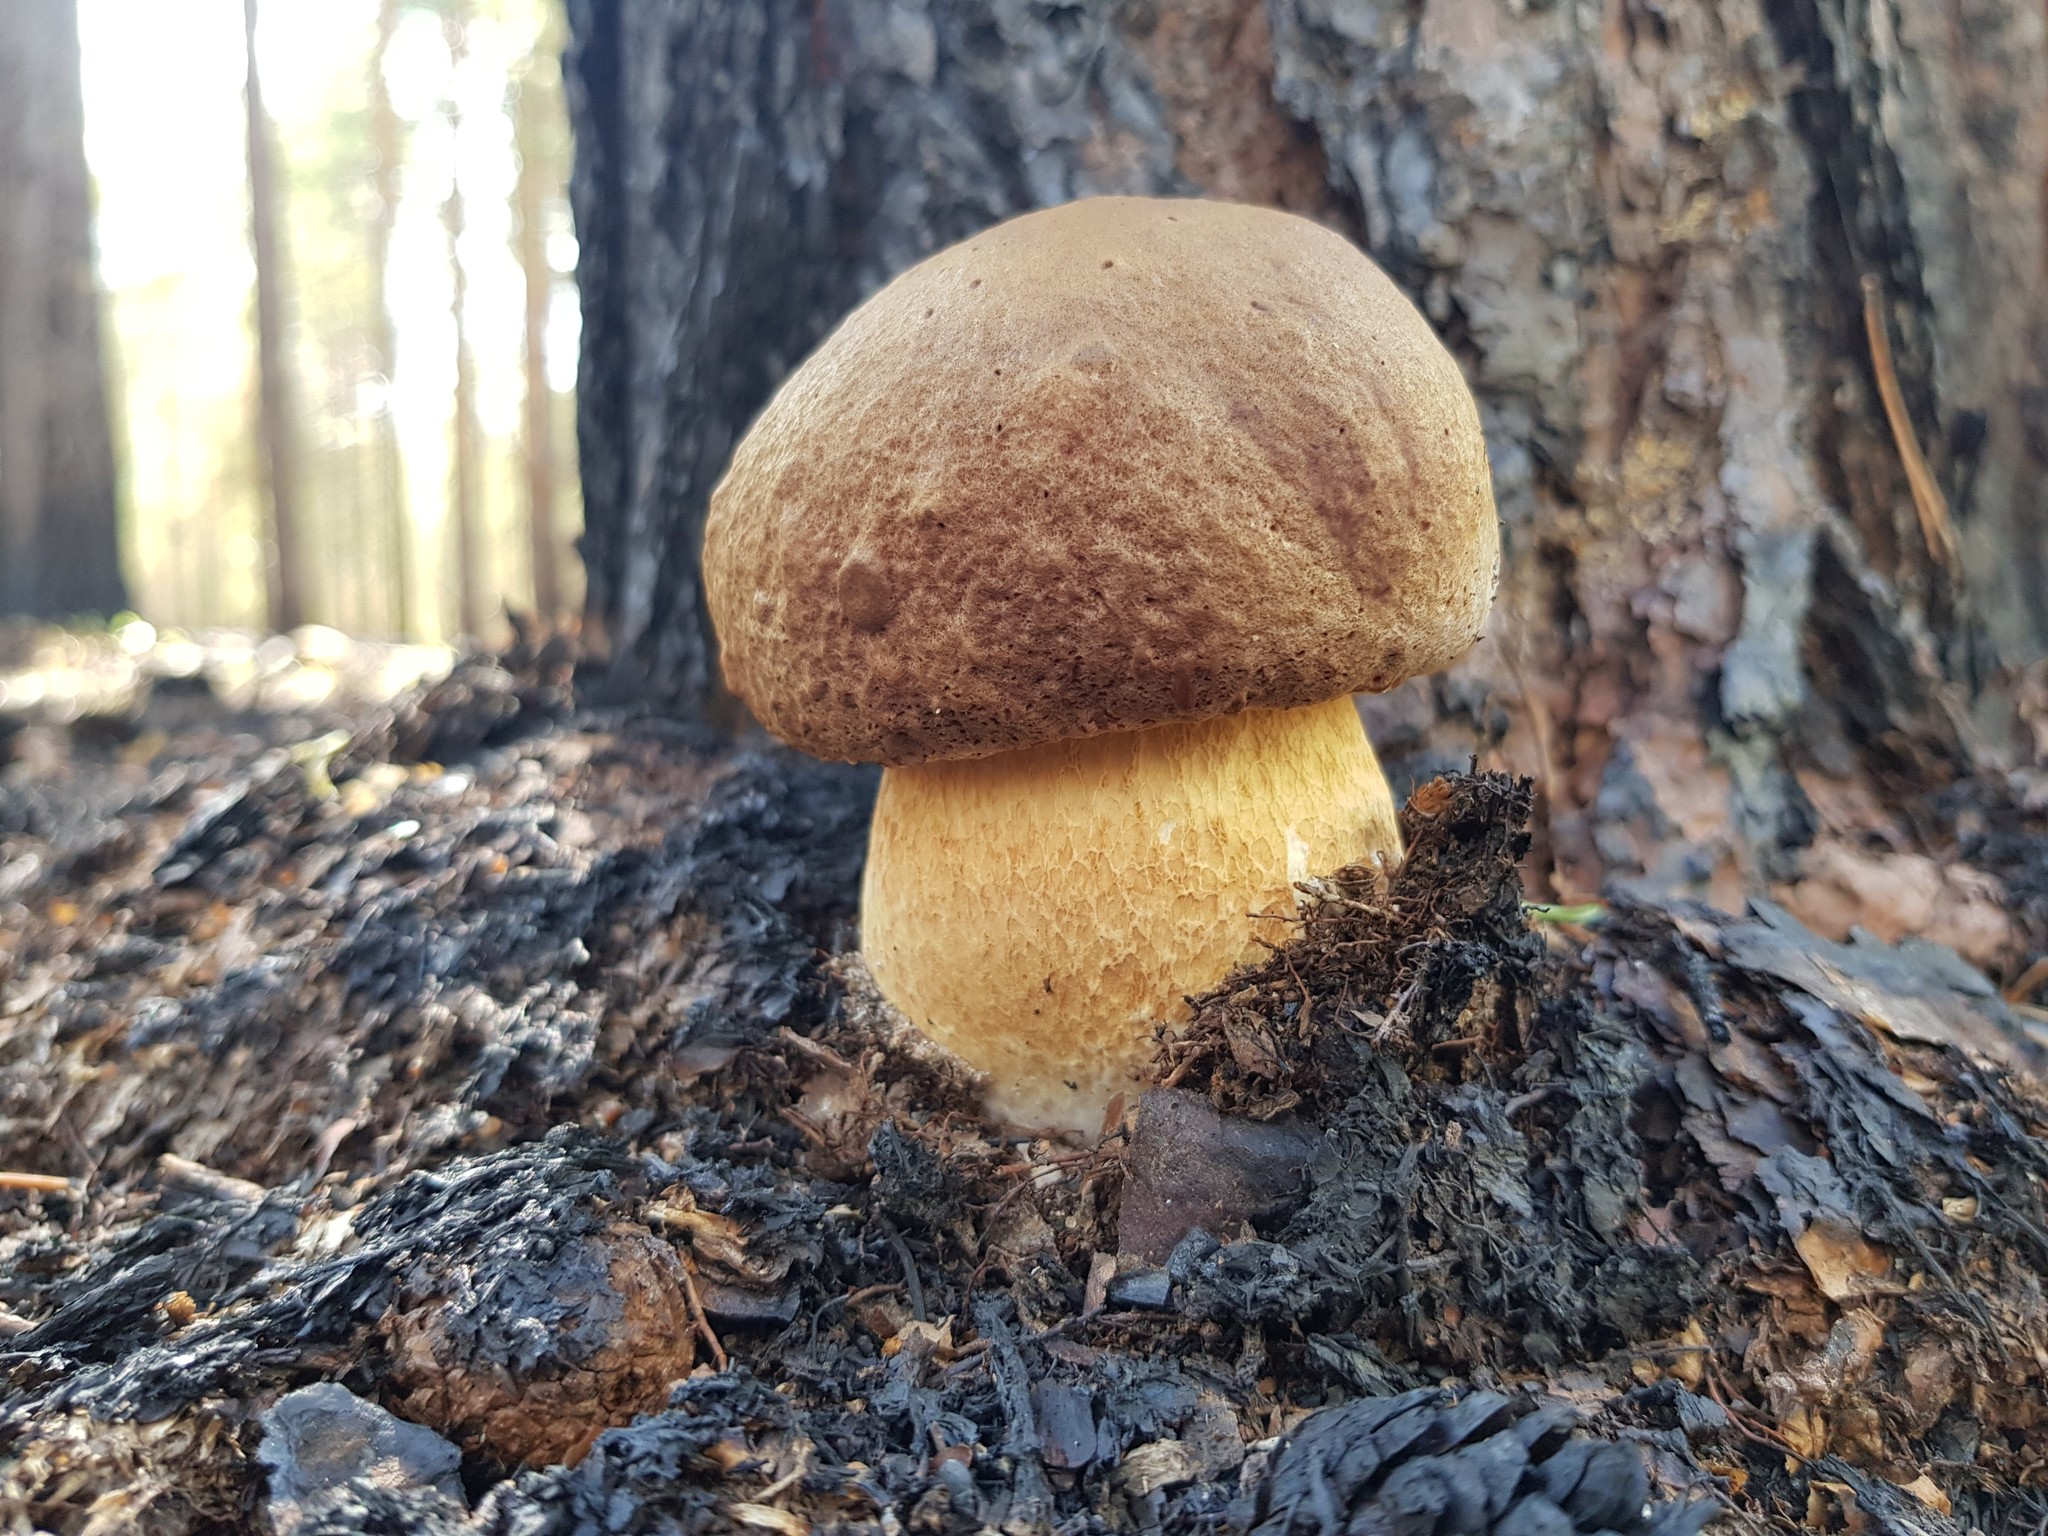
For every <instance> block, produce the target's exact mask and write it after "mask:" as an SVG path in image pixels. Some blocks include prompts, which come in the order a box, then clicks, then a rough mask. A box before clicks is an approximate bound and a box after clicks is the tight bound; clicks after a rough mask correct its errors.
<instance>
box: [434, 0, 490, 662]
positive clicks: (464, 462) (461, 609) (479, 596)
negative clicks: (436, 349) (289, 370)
mask: <svg viewBox="0 0 2048 1536" xmlns="http://www.w3.org/2000/svg"><path fill="white" fill-rule="evenodd" d="M467 20H468V18H467V12H466V10H465V9H464V8H462V7H460V6H458V7H456V8H454V9H452V10H450V12H449V14H448V16H447V18H446V27H445V29H446V33H447V37H448V53H449V57H450V60H451V61H452V65H453V68H454V70H455V71H456V72H458V73H459V72H460V70H461V68H462V62H463V60H464V58H465V57H467V55H468V52H469V32H468V24H467ZM447 111H448V126H449V137H450V140H451V142H457V143H459V142H460V140H461V138H462V109H461V107H460V106H458V105H457V104H456V102H455V99H454V97H453V96H452V95H451V96H450V97H449V99H448V107H447ZM460 160H461V156H460V154H459V152H458V153H457V154H456V155H455V156H454V161H453V162H452V164H451V170H450V176H449V182H448V199H447V201H446V202H444V203H443V204H442V205H441V220H442V223H443V224H444V225H445V226H446V228H447V231H448V271H449V275H450V276H451V277H452V278H453V280H454V292H453V295H452V297H451V298H450V300H449V310H450V313H451V314H452V315H453V317H454V320H455V423H454V465H453V471H452V480H453V484H452V487H451V490H452V495H453V499H454V506H453V509H452V510H453V513H454V523H455V583H456V595H457V609H456V614H457V622H458V626H459V628H460V630H461V633H462V634H463V635H464V636H465V637H466V638H468V639H471V640H474V639H475V638H476V637H477V636H478V635H480V634H482V633H483V627H484V616H483V568H482V562H483V537H482V530H481V529H479V528H478V526H477V519H478V515H479V514H478V508H477V497H478V491H479V487H478V475H479V472H480V470H481V468H482V465H481V463H480V460H481V457H482V449H481V443H482V437H483V433H482V431H481V430H480V429H479V427H478V425H477V419H476V358H475V356H474V355H473V354H472V353H471V352H470V349H469V315H468V310H469V274H468V273H467V271H465V270H464V268H463V265H462V234H463V228H464V224H465V218H464V213H463V206H462V177H461V174H460V171H459V163H460Z"/></svg>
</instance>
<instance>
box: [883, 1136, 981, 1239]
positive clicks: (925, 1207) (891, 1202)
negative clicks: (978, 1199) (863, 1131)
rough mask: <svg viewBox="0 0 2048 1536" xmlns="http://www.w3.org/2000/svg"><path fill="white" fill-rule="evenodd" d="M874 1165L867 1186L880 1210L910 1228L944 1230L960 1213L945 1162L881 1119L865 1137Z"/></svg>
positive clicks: (957, 1194)
mask: <svg viewBox="0 0 2048 1536" xmlns="http://www.w3.org/2000/svg"><path fill="white" fill-rule="evenodd" d="M868 1158H869V1160H870V1161H871V1162H873V1163H874V1165H875V1177H874V1182H873V1184H871V1185H870V1186H869V1187H870V1189H871V1190H872V1191H873V1193H874V1198H875V1202H876V1204H877V1205H878V1206H880V1208H881V1210H882V1213H883V1214H884V1215H886V1216H888V1217H889V1218H890V1219H891V1220H893V1221H897V1222H900V1223H901V1224H903V1225H904V1226H906V1227H909V1228H910V1229H911V1230H912V1231H934V1232H935V1231H944V1230H945V1229H946V1228H947V1227H949V1226H951V1225H952V1224H953V1222H954V1221H955V1220H956V1219H957V1218H958V1216H959V1214H960V1195H959V1192H958V1190H957V1189H955V1188H954V1186H953V1184H952V1181H951V1180H950V1178H949V1177H948V1175H947V1171H946V1166H945V1164H944V1163H942V1162H940V1161H939V1158H938V1155H937V1154H936V1153H934V1152H933V1151H932V1150H931V1149H930V1148H929V1147H926V1146H923V1145H921V1144H920V1143H918V1142H915V1141H912V1140H911V1139H910V1138H909V1137H907V1136H905V1135H904V1134H903V1133H902V1132H901V1131H899V1130H897V1129H896V1122H895V1121H893V1120H884V1121H883V1122H882V1124H881V1125H880V1126H879V1127H878V1128H877V1129H876V1131H875V1134H874V1135H873V1136H872V1137H870V1138H869V1140H868Z"/></svg>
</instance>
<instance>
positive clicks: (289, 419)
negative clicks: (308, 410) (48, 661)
mask: <svg viewBox="0 0 2048 1536" xmlns="http://www.w3.org/2000/svg"><path fill="white" fill-rule="evenodd" d="M256 8H257V0H242V40H243V47H244V49H245V51H246V54H247V57H248V85H247V87H246V89H245V95H244V100H245V105H246V106H247V109H248V119H249V244H250V249H251V251H252V252H253V254H254V257H255V262H256V394H257V425H256V431H257V437H258V440H259V442H260V444H261V447H262V453H261V457H262V460H263V478H264V488H265V491H266V493H267V497H268V500H269V504H270V507H269V510H270V542H271V555H272V558H271V559H270V560H268V561H266V562H265V566H264V569H265V572H266V576H267V589H266V590H267V597H268V605H269V616H270V627H271V628H272V629H273V630H279V631H282V630H287V629H296V628H297V627H298V626H299V625H301V624H303V623H305V622H306V597H305V586H304V582H305V572H304V570H303V568H302V564H301V560H300V550H299V543H300V535H301V533H302V531H303V529H302V524H301V520H300V516H299V511H300V507H299V492H300V487H301V476H300V465H299V445H298V418H297V416H296V415H295V414H294V411H295V409H296V403H295V399H294V394H295V392H294V391H293V389H292V379H291V355H290V350H289V345H288V342H287V340H286V337H285V274H284V263H285V257H284V242H283V239H282V237H281V236H280V234H279V229H280V225H281V218H280V209H279V200H280V197H281V190H280V186H279V177H278V170H277V159H278V156H277V138H276V131H275V129H274V128H273V127H272V126H271V122H270V114H269V113H268V112H266V111H265V110H264V107H263V85H262V80H261V78H260V76H261V71H260V70H259V69H258V68H257V63H256V19H257V18H256Z"/></svg>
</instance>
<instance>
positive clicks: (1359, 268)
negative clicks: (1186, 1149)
mask: <svg viewBox="0 0 2048 1536" xmlns="http://www.w3.org/2000/svg"><path fill="white" fill-rule="evenodd" d="M1498 569H1499V534H1498V530H1497V527H1496V523H1495V517H1494V509H1493V496H1492V491H1491V487H1490V483H1489V480H1488V474H1487V461H1486V449H1485V443H1484V441H1483V439H1482V437H1481V433H1480V427H1479V416H1478V411H1477V409H1476V407H1475V406H1474V404H1473V401H1472V396H1471V394H1470V392H1469V391H1468V390H1467V388H1466V386H1465V383H1464V380H1463V378H1462V376H1461V375H1460V373H1459V370H1458V366H1457V363H1456V362H1455V361H1454V360H1453V359H1452V357H1451V355H1450V354H1449V353H1448V352H1447V351H1446V350H1445V349H1444V347H1443V345H1442V344H1441V343H1440V342H1439V341H1438V340H1437V338H1436V336H1435V334H1434V333H1433V332H1432V331H1431V330H1430V327H1429V325H1428V323H1427V322H1426V321H1424V319H1423V318H1422V316H1421V315H1420V314H1418V313H1417V312H1416V310H1415V308H1414V306H1413V305H1411V304H1410V303H1409V302H1408V300H1407V299H1406V298H1405V297H1404V296H1403V295H1402V294H1401V293H1400V291H1399V290H1398V289H1397V288H1395V286H1394V285H1393V283H1392V282H1390V281H1389V280H1388V279H1387V277H1386V276H1385V275H1384V274H1383V273H1382V272H1381V271H1380V270H1379V269H1378V268H1377V267H1376V266H1374V265H1373V263H1372V262H1371V261H1370V260H1368V259H1367V258H1366V257H1365V256H1364V255H1363V254H1361V253H1360V252H1359V251H1358V250H1357V249H1356V248H1355V247H1353V246H1352V245H1351V244H1349V243H1348V242H1347V241H1345V240H1344V239H1343V238H1342V237H1340V236H1338V235H1336V234H1334V233H1332V232H1331V231H1329V230H1327V229H1324V228H1322V227H1320V226H1318V225H1316V224H1313V223H1311V222H1309V221H1308V220H1306V219H1302V218H1298V217H1295V216H1294V215H1291V214H1286V213H1279V212H1274V211H1271V210H1267V209H1258V208H1249V207H1239V206H1234V205H1230V204H1223V203H1212V202H1201V201H1186V200H1168V199H1150V198H1126V197H1116V198H1096V199H1090V200H1086V201H1082V202H1075V203H1069V204H1066V205H1063V206H1061V207H1056V208H1051V209H1046V210H1044V211H1041V212H1037V213H1031V214H1026V215H1024V216H1023V217H1020V218H1016V219H1012V220H1010V221H1009V222H1007V223H1004V224H1001V225H998V226H997V227H995V228H993V229H989V230H986V231H984V232H983V233H981V234H980V235H977V236H975V237H973V238H971V239H969V240H967V241H965V242H963V243H961V244H959V245H956V246H953V247H952V248H950V249H948V250H945V251H941V252H940V253H939V254H937V255H936V256H933V257H931V258H930V259H928V260H927V261H925V262H924V263H922V264H921V265H919V266H917V267H915V268H913V269H911V270H910V271H908V272H905V273H904V274H903V275H901V276H900V277H898V278H896V279H895V280H894V281H893V282H891V283H890V284H889V285H888V286H887V287H885V288H883V289H882V290H881V291H880V292H879V293H877V294H875V295H874V296H873V297H872V298H870V299H868V300H867V302H865V303H864V304H862V305H861V306H860V308H858V309H857V310H855V311H854V312H853V314H851V315H850V316H848V317H847V319H846V320H845V321H844V322H842V323H841V325H840V326H839V328H838V329H837V330H835V331H834V332H833V333H832V334H831V335H830V336H829V337H828V338H827V339H826V340H825V342H824V343H823V344H822V345H821V346H820V347H819V348H818V349H817V351H816V352H815V353H813V354H812V356H811V357H810V358H809V359H808V360H807V361H806V362H805V363H804V364H803V366H802V367H800V368H799V369H798V370H797V371H796V372H795V373H794V374H792V375H791V376H790V377H789V379H788V380H787V381H785V382H784V384H783V385H782V387H781V389H780V390H779V391H778V392H777V393H776V395H775V397H774V398H773V399H772V400H771V401H770V402H769V403H768V405H767V407H766V408H765V409H764V410H763V411H762V413H761V415H760V417H759V418H758V419H757V420H756V421H755V423H754V425H753V427H752V428H751V429H750V430H749V431H748V433H747V435H746V437H745V438H744V439H743V440H742V441H741V443H740V444H739V446H738V447H737V449H735V451H734V453H733V458H732V464H731V467H730V469H729V470H728V471H727V473H726V476H725V478H724V479H723V481H721V483H720V484H719V486H718V487H717V489H716V490H715V491H714V493H713V495H712V498H711V509H710V513H709V516H708V518H707V521H706V525H705V536H704V563H703V570H704V579H705V586H706V591H707V594H708V597H709V606H710V612H711V618H712V621H713V623H714V625H715V627H716V630H717V634H718V638H719V641H720V644H721V647H722V656H723V667H724V673H725V678H726V681H727V683H728V685H729V686H730V687H731V688H732V690H733V691H734V692H735V693H736V694H738V695H739V696H740V697H741V698H742V699H744V700H745V701H746V703H747V704H748V705H749V706H750V707H751V709H752V710H753V712H754V714H755V715H756V717H757V718H758V719H759V720H760V721H761V722H762V724H764V725H765V726H766V727H767V728H768V729H769V730H770V731H772V732H774V733H775V734H776V735H778V736H780V737H781V738H782V739H783V740H785V741H787V742H789V743H791V744H792V745H794V746H797V747H800V748H802V749H804V750H806V751H808V752H811V753H813V754H816V755H817V756H820V757H826V758H837V759H844V760H848V761H867V762H880V763H882V764H884V765H885V771H884V773H883V776H882V784H881V789H880V793H879V796H878V799H877V802H876V806H875V819H874V827H873V831H872V833H871V834H870V842H869V853H868V865H867V873H866V877H865V882H864V885H863V889H862V894H861V924H862V949H863V952H864V953H865V955H866V958H867V962H868V966H869V968H870V970H871V971H872V972H873V975H874V978H875V981H876V982H877V984H878V985H879V986H880V988H881V990H882V993H883V995H884V996H885V997H887V998H888V999H889V1000H890V1001H891V1002H892V1003H894V1004H895V1005H896V1006H897V1007H898V1008H900V1009H901V1010H902V1011H903V1012H904V1014H905V1015H906V1016H907V1017H908V1018H909V1019H910V1020H911V1021H912V1022H913V1023H914V1024H916V1025H918V1026H919V1027H921V1028H922V1029H923V1030H924V1031H925V1032H926V1033H927V1034H928V1035H929V1036H930V1037H931V1038H932V1039H934V1040H936V1041H937V1042H938V1043H940V1044H941V1045H944V1046H947V1047H949V1048H951V1049H952V1050H953V1051H954V1052H956V1053H957V1054H958V1055H960V1056H961V1057H963V1058H965V1059H966V1061H967V1062H968V1063H969V1064H971V1065H973V1066H975V1067H977V1068H979V1069H981V1070H982V1071H984V1072H986V1073H987V1074H988V1077H989V1081H990V1106H989V1107H990V1109H991V1111H992V1112H993V1113H995V1114H997V1115H999V1116H1001V1117H1003V1118H1005V1119H1008V1120H1010V1121H1013V1122H1015V1123H1018V1124H1022V1125H1029V1126H1045V1127H1052V1126H1059V1127H1070V1128H1075V1129H1080V1130H1084V1131H1091V1130H1094V1129H1095V1128H1097V1127H1098V1126H1099V1125H1100V1123H1101V1118H1102V1115H1103V1112H1104V1110H1105V1107H1106V1106H1107V1105H1108V1104H1109V1103H1111V1102H1112V1101H1113V1099H1114V1098H1115V1096H1116V1095H1117V1094H1118V1093H1120V1092H1121V1091H1123V1089H1124V1088H1125V1087H1126V1086H1127V1085H1128V1084H1129V1083H1130V1082H1131V1081H1132V1078H1133V1074H1134V1073H1135V1072H1136V1071H1137V1070H1138V1069H1139V1068H1141V1067H1142V1065H1143V1064H1144V1062H1145V1061H1146V1060H1147V1059H1148V1057H1149V1056H1150V1054H1151V1052H1152V1048H1153V1047H1152V1037H1153V1033H1154V1028H1155V1024H1156V1023H1157V1022H1159V1021H1166V1020H1171V1019H1173V1018H1174V1017H1176V1015H1178V1014H1180V1013H1181V1012H1182V1010H1183V1009H1184V999H1185V997H1186V996H1187V995H1188V994H1190V993H1194V992H1199V991H1203V990H1206V989H1207V988H1209V987H1210V986H1213V985H1214V984H1215V983H1216V982H1218V981H1219V980H1221V979H1222V978H1223V977H1224V976H1225V975H1227V974H1228V973H1229V972H1230V970H1231V969H1232V968H1233V967H1234V966H1236V965H1238V964H1239V963H1241V962H1242V961H1244V960H1246V959H1248V958H1250V957H1251V956H1252V955H1254V954H1255V953H1256V952H1257V948H1258V943H1259V941H1260V940H1261V939H1268V940H1271V939H1275V938H1278V937H1280V936H1281V935H1283V934H1284V932H1285V919H1286V918H1287V917H1289V916H1291V915H1292V914H1293V913H1294V910H1295V908H1294V886H1295V884H1296V882H1298V881H1300V880H1302V879H1304V878H1305V877H1307V876H1310V875H1312V874H1316V873H1321V872H1327V871H1329V870H1332V869H1336V868H1338V867H1341V866H1343V865H1347V864H1353V863H1358V862H1363V861H1369V860H1371V859H1374V858H1395V857H1398V855H1399V851H1400V838H1399V833H1398V830H1397V824H1396V820H1395V812H1394V806H1393V802H1392V798H1391V796H1390V795H1389V793H1388V790H1387V786H1386V781H1385V779H1384V778H1383V776H1382V775H1381V773H1380V769H1379V765H1378V763H1377V761H1376V760H1375V759H1374V757H1373V753H1372V748H1371V746H1370V745H1369V744H1368V742H1367V740H1366V737H1365V732H1364V729H1363V727H1362V725H1361V723H1360V720H1359V716H1358V712H1357V709H1356V708H1355V706H1354V704H1353V702H1352V698H1351V695H1352V694H1354V693H1357V692H1362V691H1378V690H1382V689H1386V688H1391V687H1393V686H1394V685H1395V684H1397V683H1399V682H1401V681H1403V680H1404V679H1406V678H1409V677H1413V676H1416V675H1418V674H1421V673H1426V672H1432V671H1436V670H1438V669H1440V668H1443V667H1445V666H1447V665H1449V664H1450V663H1451V662H1452V661H1454V660H1456V659H1457V657H1458V656H1459V655H1461V654H1462V653H1463V652H1464V651H1465V649H1466V648H1467V647H1468V646H1469V645H1471V643H1472V642H1473V640H1474V639H1475V638H1476V636H1477V635H1478V633H1479V631H1480V628H1481V626H1482V625H1483V623H1484V621H1485V617H1486V612H1487V608H1488V606H1489V605H1490V603H1491V600H1492V594H1493V589H1494V586H1495V582H1496V579H1497V575H1498Z"/></svg>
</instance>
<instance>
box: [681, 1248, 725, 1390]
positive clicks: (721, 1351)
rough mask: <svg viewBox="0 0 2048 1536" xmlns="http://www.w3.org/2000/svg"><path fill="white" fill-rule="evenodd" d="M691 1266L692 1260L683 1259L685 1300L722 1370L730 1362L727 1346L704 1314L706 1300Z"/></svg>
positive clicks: (699, 1330)
mask: <svg viewBox="0 0 2048 1536" xmlns="http://www.w3.org/2000/svg"><path fill="white" fill-rule="evenodd" d="M690 1268H691V1264H690V1261H689V1260H688V1259H685V1260H683V1300H684V1302H685V1303H687V1304H688V1306H689V1308H690V1321H691V1322H692V1323H693V1324H695V1325H696V1329H697V1337H698V1338H700V1339H702V1340H703V1341H704V1345H705V1347H706V1348H707V1349H709V1350H710V1351H711V1359H712V1361H713V1363H714V1364H716V1365H717V1367H718V1368H719V1369H720V1370H721V1371H722V1370H724V1369H725V1368H726V1366H727V1364H728V1363H729V1362H728V1361H727V1359H726V1355H725V1346H724V1345H723V1344H721V1343H719V1342H718V1335H717V1334H716V1333H714V1332H712V1330H711V1319H710V1318H709V1317H707V1316H705V1314H704V1301H703V1298H702V1297H700V1296H699V1295H698V1294H697V1281H696V1279H695V1277H694V1276H692V1275H691V1273H690Z"/></svg>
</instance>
